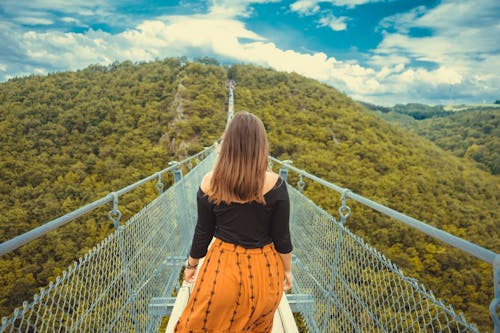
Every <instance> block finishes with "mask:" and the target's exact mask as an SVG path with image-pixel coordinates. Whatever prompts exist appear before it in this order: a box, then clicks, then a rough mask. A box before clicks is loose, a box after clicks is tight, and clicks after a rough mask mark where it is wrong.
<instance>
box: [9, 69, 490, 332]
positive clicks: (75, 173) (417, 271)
mask: <svg viewBox="0 0 500 333" xmlns="http://www.w3.org/2000/svg"><path fill="white" fill-rule="evenodd" d="M227 78H233V79H235V80H237V88H236V91H235V103H236V109H237V110H248V111H251V112H254V113H255V114H257V115H258V116H260V117H261V118H262V120H263V121H264V124H265V125H266V128H267V129H268V133H269V142H270V148H271V153H272V155H273V156H276V157H278V158H280V159H291V160H293V163H294V165H295V166H297V167H299V168H302V169H306V170H307V171H309V172H311V173H313V174H316V175H318V176H320V177H322V178H324V179H326V180H329V181H332V182H334V183H337V184H339V185H341V186H345V187H348V188H350V189H351V190H352V191H354V192H356V193H359V194H362V195H364V196H366V197H368V198H371V199H374V200H377V201H379V202H381V203H383V204H386V205H388V206H390V207H391V208H394V209H397V210H399V211H402V212H404V213H406V214H408V215H410V216H413V217H416V218H419V219H421V220H423V221H426V222H428V223H430V224H432V225H435V226H439V227H440V228H442V229H444V230H447V231H449V232H451V233H453V234H455V235H457V236H460V237H464V238H465V239H468V240H471V241H473V242H476V243H478V244H479V245H481V246H485V247H487V248H489V249H491V250H493V251H496V252H499V251H500V237H499V236H500V230H499V229H500V228H499V227H498V217H499V216H498V214H499V213H498V209H497V203H498V201H499V200H498V199H499V183H498V180H497V178H496V177H494V176H492V175H491V174H489V173H487V172H484V171H482V170H480V169H478V168H477V166H476V165H475V163H473V162H468V161H464V160H463V159H460V158H458V157H455V156H453V155H452V154H451V153H446V152H443V150H441V149H440V148H438V147H436V146H435V145H433V144H432V143H431V142H430V141H427V140H425V139H422V138H421V137H419V136H417V135H415V134H411V133H410V134H407V132H406V131H404V130H402V129H400V128H398V127H396V126H392V125H389V124H387V123H386V122H384V121H381V120H380V119H379V118H378V117H377V116H375V115H374V114H372V113H371V112H370V111H368V110H366V109H365V108H363V107H361V106H360V105H358V104H357V103H355V102H354V101H352V100H351V99H349V98H348V97H346V96H345V95H343V94H341V93H339V92H338V91H336V90H335V89H333V88H331V87H328V86H325V85H323V84H320V83H318V82H316V81H314V80H310V79H306V78H304V77H302V76H299V75H297V74H285V73H280V72H276V71H273V70H269V69H263V68H259V67H254V66H247V65H235V66H232V67H222V66H216V65H205V64H200V63H183V62H181V61H179V59H166V60H164V61H158V62H152V63H144V64H132V63H130V62H125V63H121V64H114V65H112V66H109V67H102V66H91V67H89V68H86V69H84V70H82V71H78V72H70V73H58V74H52V75H49V76H43V77H40V76H37V77H30V78H23V79H14V80H10V81H9V82H7V83H3V84H0V142H1V143H2V152H1V154H0V165H1V167H0V182H1V183H0V188H1V190H0V191H1V192H0V196H1V200H0V205H1V207H2V210H3V212H4V213H3V214H2V215H1V216H0V241H4V240H6V239H8V238H10V237H13V236H15V235H17V234H19V233H21V232H24V231H27V230H29V229H31V228H33V227H35V226H37V225H40V224H42V223H44V222H46V221H48V220H50V219H53V218H55V217H58V216H60V215H62V214H64V213H67V212H69V211H71V210H73V209H75V208H77V207H79V206H82V205H83V204H85V203H89V202H91V201H93V200H95V199H97V198H99V197H102V196H104V195H106V194H107V193H108V192H109V191H111V190H116V189H119V188H121V187H123V186H125V185H127V184H130V183H132V182H134V181H136V180H138V179H140V178H142V177H144V176H146V175H149V174H151V173H153V172H154V171H157V170H159V169H161V168H164V167H165V166H166V164H167V162H168V161H171V160H178V159H180V158H182V157H184V156H187V155H189V154H191V153H193V152H195V151H198V150H200V149H202V148H203V146H208V145H210V144H211V143H213V141H214V140H215V139H216V138H217V137H218V136H219V135H220V134H221V133H222V131H223V129H224V126H225V118H226V113H225V112H226V111H225V108H226V98H227V97H226V96H227V90H226V80H227ZM290 181H291V182H293V181H295V180H294V178H293V175H291V178H290ZM305 192H306V194H307V195H308V196H309V197H311V198H312V199H313V200H314V201H315V202H317V203H318V204H319V205H321V206H322V207H324V208H325V209H327V210H328V211H330V212H331V213H332V214H334V215H336V214H337V213H336V211H337V209H338V204H339V195H338V194H336V193H332V192H329V191H328V190H325V189H323V188H320V187H319V186H317V185H314V184H311V183H308V184H306V191H305ZM154 196H155V192H154V186H153V184H151V186H150V187H148V188H146V189H143V190H139V191H135V192H132V193H131V194H129V195H127V196H126V197H124V199H123V203H121V205H124V207H123V208H122V211H123V212H124V213H125V218H126V217H129V216H131V214H133V212H135V211H137V210H138V209H140V207H141V205H142V204H143V202H144V201H146V200H149V199H151V198H153V197H154ZM349 204H350V205H351V208H352V210H353V213H352V216H351V217H350V218H349V219H348V221H347V222H346V223H347V226H348V227H349V228H351V229H352V230H353V231H355V232H356V233H357V234H359V235H361V236H362V237H364V238H365V239H366V240H367V242H368V243H370V244H372V245H374V246H375V247H376V248H378V249H379V250H380V251H382V252H383V253H384V254H386V255H387V256H388V257H389V258H391V259H392V260H393V261H395V262H396V263H397V264H398V265H400V266H401V267H402V268H403V269H404V270H405V271H406V272H407V273H408V274H410V275H412V276H415V277H417V278H419V279H420V280H421V282H423V283H425V284H426V285H427V286H428V287H429V288H431V289H432V290H434V292H435V293H436V294H437V295H438V296H439V297H443V298H444V299H445V300H446V301H447V302H450V303H452V304H453V305H454V306H455V308H457V309H459V310H462V311H464V312H465V313H466V317H467V318H468V320H470V321H472V322H474V323H477V324H478V325H480V326H481V327H482V328H483V329H490V330H491V322H490V320H489V317H488V312H487V308H488V305H489V302H490V301H491V297H492V273H491V267H490V266H489V265H485V264H482V263H479V262H478V261H476V260H474V259H472V258H470V257H468V256H466V255H463V254H461V253H459V252H457V251H455V250H452V249H450V248H448V247H442V246H441V245H440V244H439V243H437V242H434V241H432V240H430V239H429V238H428V237H425V236H422V235H421V234H419V233H417V232H414V231H412V230H410V229H408V228H406V227H403V226H400V225H398V224H397V223H395V222H394V221H391V220H388V219H386V218H384V217H382V216H380V215H379V214H375V213H373V212H371V211H369V210H367V209H366V208H363V207H361V206H360V205H356V204H355V203H352V202H350V203H349ZM106 214H107V210H102V211H100V212H97V213H95V214H93V215H92V217H91V218H90V219H89V218H86V219H82V220H81V221H77V222H75V223H71V224H70V225H68V226H66V227H64V228H61V229H60V230H58V231H56V232H53V233H51V235H50V236H49V237H44V238H43V239H41V240H40V241H37V242H33V243H30V244H29V245H27V246H24V247H22V248H21V249H19V250H17V251H16V252H15V253H14V254H12V255H8V256H4V257H3V258H1V259H0V286H1V288H0V315H5V314H6V313H8V312H9V311H10V310H11V309H12V308H13V307H15V306H18V305H20V304H21V302H22V301H23V300H25V299H29V298H30V297H31V296H32V294H33V293H34V292H35V290H36V288H37V287H38V286H41V285H44V284H47V281H49V280H50V279H52V278H53V277H54V276H56V275H57V274H59V273H60V272H61V270H63V269H64V268H65V267H66V266H67V265H68V264H69V263H70V262H71V261H72V260H74V259H75V258H76V257H78V256H79V255H81V254H82V253H84V252H85V251H86V250H88V249H89V248H91V247H92V246H94V245H95V244H96V242H97V241H98V240H100V239H102V238H103V237H105V235H107V234H108V233H109V232H110V231H112V225H111V222H109V221H107V220H106ZM294 236H295V237H300V235H294ZM14 281H15V283H14Z"/></svg>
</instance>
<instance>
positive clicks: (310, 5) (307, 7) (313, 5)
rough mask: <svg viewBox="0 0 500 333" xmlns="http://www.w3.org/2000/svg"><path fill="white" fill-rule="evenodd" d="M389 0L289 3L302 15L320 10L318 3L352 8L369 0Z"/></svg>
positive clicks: (312, 0)
mask: <svg viewBox="0 0 500 333" xmlns="http://www.w3.org/2000/svg"><path fill="white" fill-rule="evenodd" d="M386 1H391V0H297V1H295V2H294V3H292V4H291V5H290V9H291V10H292V11H294V12H298V13H300V14H304V15H312V14H315V13H317V12H318V11H319V10H320V4H321V3H324V4H331V5H333V6H338V7H347V8H354V7H356V6H359V5H364V4H367V3H370V2H386Z"/></svg>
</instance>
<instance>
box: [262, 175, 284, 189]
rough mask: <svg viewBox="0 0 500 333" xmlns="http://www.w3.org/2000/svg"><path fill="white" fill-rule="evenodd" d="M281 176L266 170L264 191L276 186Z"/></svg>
mask: <svg viewBox="0 0 500 333" xmlns="http://www.w3.org/2000/svg"><path fill="white" fill-rule="evenodd" d="M279 177H280V176H279V175H278V174H277V173H275V172H272V171H266V179H265V180H264V193H265V192H267V191H269V190H271V189H272V188H273V187H274V185H275V184H276V182H277V181H278V178H279Z"/></svg>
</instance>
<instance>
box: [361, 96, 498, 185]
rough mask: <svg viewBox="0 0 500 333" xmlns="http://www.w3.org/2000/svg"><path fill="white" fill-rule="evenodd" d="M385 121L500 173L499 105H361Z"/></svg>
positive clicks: (496, 173)
mask: <svg viewBox="0 0 500 333" xmlns="http://www.w3.org/2000/svg"><path fill="white" fill-rule="evenodd" d="M360 104H362V105H363V106H365V107H366V108H368V109H370V110H372V111H374V112H375V114H377V115H378V116H380V117H381V118H382V119H384V120H386V121H388V122H390V123H393V124H396V125H398V126H401V127H404V128H407V129H409V130H412V131H413V132H415V133H416V134H418V135H421V136H423V137H425V138H427V139H429V140H431V141H433V142H434V143H435V144H437V145H438V146H439V147H441V148H443V149H445V150H449V151H451V152H452V153H453V154H454V155H456V156H459V157H464V158H467V159H469V160H473V161H475V162H477V163H478V165H479V166H480V167H481V168H483V169H484V170H487V171H489V172H491V173H492V174H494V175H498V174H500V105H498V104H478V105H455V106H427V105H423V104H407V105H396V106H394V107H379V106H376V105H373V104H369V103H363V102H360Z"/></svg>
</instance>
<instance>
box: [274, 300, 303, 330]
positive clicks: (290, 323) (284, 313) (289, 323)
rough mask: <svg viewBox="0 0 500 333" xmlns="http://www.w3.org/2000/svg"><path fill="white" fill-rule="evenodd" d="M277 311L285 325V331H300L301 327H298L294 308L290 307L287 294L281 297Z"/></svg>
mask: <svg viewBox="0 0 500 333" xmlns="http://www.w3.org/2000/svg"><path fill="white" fill-rule="evenodd" d="M276 312H279V314H280V319H281V324H282V325H283V331H284V332H285V333H299V329H298V328H297V324H296V323H295V318H294V317H293V313H292V310H291V309H290V305H289V304H288V301H287V299H286V295H285V294H283V297H281V302H280V305H279V306H278V311H276Z"/></svg>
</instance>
